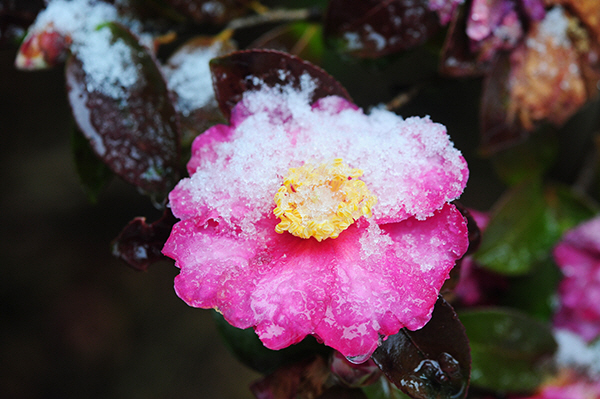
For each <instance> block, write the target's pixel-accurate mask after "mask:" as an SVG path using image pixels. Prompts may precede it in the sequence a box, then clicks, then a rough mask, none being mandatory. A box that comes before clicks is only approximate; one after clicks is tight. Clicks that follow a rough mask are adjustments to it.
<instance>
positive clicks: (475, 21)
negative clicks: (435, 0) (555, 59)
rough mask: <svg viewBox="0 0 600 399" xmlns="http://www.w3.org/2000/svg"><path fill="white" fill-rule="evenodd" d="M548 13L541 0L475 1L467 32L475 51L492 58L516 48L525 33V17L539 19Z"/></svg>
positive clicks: (468, 19) (530, 19) (531, 19)
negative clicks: (499, 52) (523, 21)
mask: <svg viewBox="0 0 600 399" xmlns="http://www.w3.org/2000/svg"><path fill="white" fill-rule="evenodd" d="M544 15H545V11H544V4H543V2H542V1H541V0H528V1H524V0H493V1H489V0H474V1H473V3H472V4H471V8H470V10H469V14H468V18H467V29H466V34H467V36H468V37H469V39H470V43H471V47H472V51H482V54H481V55H480V58H481V59H482V60H488V59H491V58H493V56H494V55H495V54H496V52H498V51H499V50H510V49H513V48H514V47H515V46H516V45H517V44H518V42H519V41H520V40H521V39H522V38H523V36H524V26H523V23H522V20H525V21H528V22H529V21H539V20H541V19H542V18H543V17H544Z"/></svg>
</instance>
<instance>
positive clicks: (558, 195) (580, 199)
mask: <svg viewBox="0 0 600 399" xmlns="http://www.w3.org/2000/svg"><path fill="white" fill-rule="evenodd" d="M544 194H545V200H546V203H547V204H548V212H549V214H550V215H551V217H552V218H553V219H554V220H555V223H556V226H557V229H558V230H559V231H560V234H561V236H562V234H564V233H565V232H566V231H567V230H569V229H572V228H573V227H575V226H577V225H578V224H580V223H582V222H584V221H586V220H589V219H591V218H593V217H594V216H595V215H596V214H597V213H598V212H599V211H600V209H599V207H598V205H597V204H596V203H594V202H593V201H592V200H591V199H589V198H586V197H584V196H582V195H579V194H577V193H575V192H574V191H573V190H571V189H570V188H569V187H567V186H564V185H560V184H555V185H552V186H548V187H547V188H546V190H545V193H544Z"/></svg>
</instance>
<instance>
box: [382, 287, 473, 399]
mask: <svg viewBox="0 0 600 399" xmlns="http://www.w3.org/2000/svg"><path fill="white" fill-rule="evenodd" d="M373 360H375V363H377V364H378V365H379V367H380V368H381V370H382V371H383V372H384V374H385V375H386V376H387V377H388V378H389V379H390V380H391V381H392V382H393V383H394V384H395V385H396V386H397V387H398V388H400V389H401V390H402V391H404V393H406V394H407V395H408V396H410V397H411V398H415V399H427V398H464V397H465V396H466V394H467V386H468V384H469V375H470V370H471V357H470V351H469V341H468V340H467V336H466V335H465V330H464V327H463V326H462V324H461V322H460V320H459V319H458V317H457V316H456V313H455V312H454V309H452V306H450V305H449V304H448V303H447V302H446V301H445V300H444V299H443V298H442V297H439V298H438V301H437V303H436V306H435V309H434V310H433V315H432V317H431V320H430V321H429V323H427V324H426V325H425V327H423V328H422V329H420V330H417V331H409V330H407V329H402V330H400V332H399V333H398V334H396V335H393V336H390V337H388V339H387V340H385V341H384V342H383V343H382V345H381V346H380V347H379V348H377V350H376V351H375V353H373Z"/></svg>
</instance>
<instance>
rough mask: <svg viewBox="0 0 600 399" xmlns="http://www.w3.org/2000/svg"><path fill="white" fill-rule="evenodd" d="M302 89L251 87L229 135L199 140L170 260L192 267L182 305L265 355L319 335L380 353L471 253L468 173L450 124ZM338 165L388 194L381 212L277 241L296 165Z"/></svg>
mask: <svg viewBox="0 0 600 399" xmlns="http://www.w3.org/2000/svg"><path fill="white" fill-rule="evenodd" d="M302 87H303V90H296V89H293V88H291V87H274V88H266V87H263V88H262V89H261V90H260V91H255V92H247V93H245V95H244V98H243V100H242V101H241V102H240V103H238V105H237V106H236V107H235V108H234V109H233V112H232V118H231V125H230V126H224V125H219V126H214V127H212V128H211V129H209V130H208V131H207V132H206V133H204V134H203V135H200V136H199V137H198V138H197V139H196V140H195V142H194V145H193V148H192V159H191V160H190V163H189V164H188V170H189V172H190V174H191V176H190V177H189V178H187V179H184V180H182V181H181V182H180V183H179V184H178V185H177V187H176V188H175V189H174V190H173V191H172V192H171V194H170V196H169V200H170V206H171V208H172V210H173V214H174V215H175V216H177V217H178V218H180V219H182V221H181V222H179V223H178V224H177V225H176V226H175V227H174V229H173V232H172V234H171V237H170V238H169V240H168V242H167V244H166V245H165V248H164V250H163V252H164V253H165V254H166V255H167V256H170V257H172V258H174V259H175V260H176V265H177V266H178V267H180V268H181V272H180V274H179V276H178V277H177V278H176V281H175V286H176V290H177V293H178V294H179V295H180V296H181V298H182V299H184V300H185V301H186V302H187V303H188V304H190V305H191V306H197V307H202V308H216V309H218V310H219V311H220V312H221V313H222V314H223V316H224V317H225V319H226V320H227V321H228V322H229V323H231V324H232V325H234V326H236V327H240V328H246V327H249V326H254V328H255V330H256V332H257V334H258V336H259V338H260V339H261V340H262V342H263V343H264V344H265V346H267V347H269V348H271V349H280V348H284V347H287V346H289V345H291V344H293V343H296V342H299V341H300V340H301V339H303V338H304V337H305V336H306V335H309V334H313V335H316V336H317V337H318V338H320V339H321V340H323V342H324V343H325V344H326V345H329V346H331V347H333V348H335V349H337V350H339V351H340V352H341V353H342V354H344V356H359V357H361V358H363V357H365V356H367V357H368V356H370V355H371V353H372V352H373V351H374V350H375V349H376V348H377V345H378V343H379V340H380V336H388V335H391V334H395V333H397V332H398V331H399V329H400V328H403V327H407V328H409V329H418V328H421V327H422V326H423V325H424V324H425V323H427V321H428V320H429V318H430V317H431V312H432V310H433V307H434V304H435V302H436V299H437V295H438V293H439V290H440V288H441V286H442V284H443V282H444V280H445V279H446V278H447V277H448V273H449V271H450V269H451V268H452V267H453V266H454V263H455V261H456V260H457V259H458V258H460V257H461V256H462V255H463V254H464V252H465V251H466V249H467V247H468V230H467V226H466V222H465V220H464V218H463V216H462V215H461V214H460V212H459V211H458V210H457V209H456V208H455V207H454V206H453V205H449V204H448V202H449V201H451V200H453V199H454V198H456V197H458V196H459V195H460V194H461V192H462V190H463V188H464V186H465V184H466V180H467V177H468V170H467V167H466V163H465V160H464V159H463V157H462V156H461V154H460V152H459V151H458V150H456V149H455V148H454V147H453V145H452V143H451V142H450V141H449V139H448V136H447V134H446V130H445V128H444V127H443V126H442V125H439V124H436V123H433V122H432V121H431V120H429V119H428V118H409V119H406V120H403V119H402V118H400V117H398V116H397V115H395V114H393V113H390V112H387V111H384V110H375V111H373V112H372V113H371V114H370V115H365V114H364V113H363V112H362V110H361V109H359V108H357V107H356V106H355V105H353V104H350V103H348V102H347V101H346V100H343V99H341V98H338V97H328V98H324V99H321V100H319V101H318V102H317V103H315V104H312V105H311V104H310V101H309V99H310V98H311V95H310V94H311V92H312V90H314V87H315V84H314V82H310V81H305V82H304V84H303V85H302ZM381 143H385V145H380V144H381ZM339 158H343V159H344V162H347V163H348V164H349V165H350V166H351V167H352V168H357V169H358V168H360V170H361V171H362V175H361V177H360V178H361V180H362V181H363V182H364V183H365V184H366V185H367V186H368V187H369V190H371V192H373V193H374V194H375V195H376V196H377V199H378V202H377V204H376V206H375V207H374V209H373V217H372V218H370V219H365V217H363V216H360V217H359V218H358V219H357V220H356V221H355V223H351V224H350V225H349V226H348V228H347V229H345V230H343V231H342V232H341V233H340V234H339V236H338V237H337V238H335V239H334V238H327V239H324V240H323V241H321V242H319V241H317V240H316V239H314V238H308V239H304V238H300V237H297V236H294V235H292V234H289V233H287V231H283V233H282V234H277V233H276V232H275V226H276V225H277V224H278V223H279V222H280V220H279V219H278V218H277V217H275V215H274V213H273V210H274V208H275V202H274V196H275V193H277V192H278V190H279V188H280V187H281V185H282V181H283V178H284V176H286V175H287V174H288V172H289V169H290V168H293V167H299V166H302V165H303V164H304V163H307V162H314V163H321V162H329V161H331V160H335V159H339ZM318 198H321V196H319V197H318ZM311 201H312V199H311ZM317 202H318V201H317ZM317 206H318V205H317Z"/></svg>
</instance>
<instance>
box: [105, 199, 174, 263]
mask: <svg viewBox="0 0 600 399" xmlns="http://www.w3.org/2000/svg"><path fill="white" fill-rule="evenodd" d="M176 222H177V219H176V218H175V216H173V214H172V213H171V209H170V208H165V211H164V213H163V216H162V217H161V218H160V219H158V220H157V221H155V222H154V223H151V224H148V223H146V218H144V217H137V218H135V219H133V220H132V221H131V222H129V223H128V224H127V226H125V228H123V230H121V233H119V235H118V236H117V238H115V239H114V241H113V242H112V253H113V255H114V256H116V257H117V258H119V259H122V260H124V261H125V262H127V264H128V265H129V266H131V267H132V268H134V269H136V270H140V271H146V270H147V269H148V267H149V266H150V265H151V264H152V263H154V262H157V261H159V260H162V259H163V258H165V256H164V255H163V254H162V253H161V250H162V248H163V246H164V245H165V242H166V241H167V239H168V238H169V234H171V228H172V227H173V225H174V224H175V223H176Z"/></svg>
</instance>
